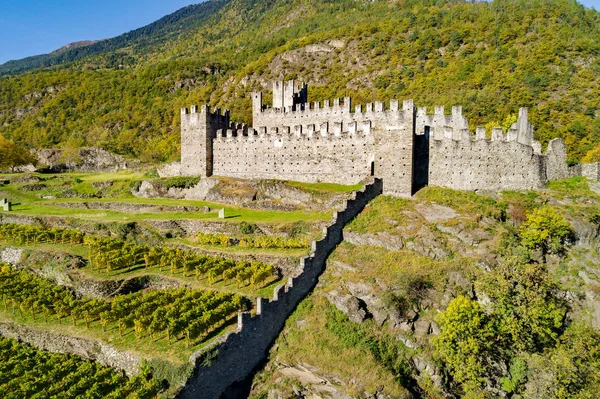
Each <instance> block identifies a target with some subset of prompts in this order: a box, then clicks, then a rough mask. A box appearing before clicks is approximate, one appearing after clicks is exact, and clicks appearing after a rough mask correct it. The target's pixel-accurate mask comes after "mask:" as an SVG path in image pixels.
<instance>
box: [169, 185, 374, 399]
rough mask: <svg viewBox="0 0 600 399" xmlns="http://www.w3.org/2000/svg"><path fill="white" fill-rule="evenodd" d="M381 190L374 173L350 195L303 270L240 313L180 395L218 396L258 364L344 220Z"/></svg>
mask: <svg viewBox="0 0 600 399" xmlns="http://www.w3.org/2000/svg"><path fill="white" fill-rule="evenodd" d="M382 190H383V187H382V181H381V180H380V179H374V180H373V181H372V182H371V183H369V184H367V185H366V186H365V187H363V189H362V190H361V191H358V192H356V195H355V197H354V198H353V199H350V200H348V201H347V205H346V207H345V209H344V210H343V211H339V212H336V213H335V214H334V217H333V219H332V221H331V224H330V225H329V226H328V227H326V228H325V229H324V233H325V236H324V238H323V239H321V240H320V241H316V242H313V243H312V251H311V255H310V256H308V257H306V258H303V259H302V260H301V269H302V270H301V272H300V273H299V274H298V275H297V276H296V277H293V278H290V280H289V281H288V283H287V284H286V285H285V286H279V287H278V288H276V290H275V294H274V297H273V299H272V300H266V299H261V298H259V299H258V301H257V304H256V313H257V314H256V315H255V316H254V317H252V316H251V315H250V314H249V313H240V314H239V315H238V330H237V332H235V333H232V334H229V335H228V336H226V337H224V338H223V339H222V340H221V341H219V342H218V343H216V349H217V350H218V354H217V355H216V357H215V358H214V359H213V360H212V362H211V365H210V366H201V365H200V366H198V369H197V370H196V371H195V373H194V376H193V377H192V378H191V379H190V380H189V381H188V383H187V385H186V386H185V387H184V389H183V390H182V392H181V393H180V395H179V396H178V397H179V398H183V399H188V398H190V399H191V398H207V399H211V398H219V397H220V395H221V394H222V393H223V392H224V391H225V390H226V389H227V388H228V387H230V386H231V385H232V384H234V383H236V382H238V381H242V380H244V379H245V378H247V377H248V376H249V375H250V374H251V373H252V372H253V370H254V369H255V368H256V367H257V366H259V365H260V363H261V362H262V360H263V359H264V358H265V357H266V356H267V355H268V351H269V348H270V346H271V345H272V343H273V342H274V340H275V338H276V337H277V336H278V335H279V333H280V331H281V330H282V329H283V326H284V325H285V320H286V319H287V317H288V316H289V315H290V314H291V313H292V312H293V311H294V309H295V308H296V306H297V305H298V303H300V301H301V300H302V299H303V298H304V297H305V296H306V295H307V294H308V293H309V292H310V291H312V289H313V288H314V287H315V285H316V284H317V279H318V277H319V275H320V274H321V273H322V272H323V270H324V268H325V261H326V259H327V257H328V256H329V255H330V254H331V252H332V251H333V250H334V249H335V247H336V246H337V245H338V244H339V243H340V242H341V241H342V240H343V235H342V234H343V233H342V231H343V228H344V226H345V225H346V224H347V223H348V222H349V221H350V220H352V219H353V218H354V217H355V216H356V215H358V214H359V213H360V212H361V211H362V210H363V209H364V207H365V205H366V204H367V203H368V202H369V201H370V200H372V199H373V198H375V197H376V196H378V195H379V194H381V192H382ZM213 348H214V347H213Z"/></svg>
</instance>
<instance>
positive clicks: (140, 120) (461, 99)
mask: <svg viewBox="0 0 600 399" xmlns="http://www.w3.org/2000/svg"><path fill="white" fill-rule="evenodd" d="M204 4H205V5H204ZM200 6H202V7H204V8H203V10H204V9H205V10H208V9H209V8H210V9H211V10H213V11H212V13H209V12H208V11H207V12H206V14H205V15H204V17H202V18H199V17H196V16H190V17H189V18H190V19H189V20H190V21H192V20H193V21H194V22H193V23H192V22H190V23H189V24H188V25H186V26H187V28H186V30H181V29H179V25H178V24H177V23H171V22H169V21H170V20H165V21H163V23H162V25H161V28H160V29H158V30H157V31H160V32H161V34H160V35H159V34H156V35H155V34H154V32H150V33H151V34H150V35H142V34H141V33H140V34H138V35H137V36H136V35H132V36H131V37H129V38H128V39H127V40H124V41H123V43H124V44H123V46H124V47H118V46H117V44H115V46H116V47H114V48H117V47H118V48H119V49H118V50H117V51H115V50H114V48H113V47H110V46H109V45H107V44H106V43H107V42H106V41H104V42H99V43H96V44H93V45H92V46H86V47H82V48H80V49H74V50H73V51H78V50H79V51H84V50H83V49H87V50H85V51H89V48H100V49H103V48H104V47H102V46H107V47H106V48H107V50H106V51H104V50H101V51H98V52H95V53H93V55H89V56H84V55H82V56H81V58H78V59H77V60H76V61H72V60H73V59H74V58H71V61H72V62H68V63H66V64H64V65H58V66H55V67H53V68H51V69H43V70H34V71H30V72H27V73H24V74H17V75H12V76H6V77H4V78H0V79H1V80H0V134H2V135H3V136H6V137H7V138H10V139H13V140H15V141H17V142H21V143H27V144H28V145H33V146H35V147H48V146H65V145H66V146H78V145H101V146H103V147H105V148H106V149H108V150H111V151H114V152H117V153H120V154H123V155H126V156H131V157H141V158H143V159H145V160H149V161H165V160H169V159H175V158H177V156H178V152H179V148H178V146H179V134H178V124H179V120H178V112H177V110H178V109H179V108H180V107H182V106H187V105H190V104H193V103H203V102H208V103H210V104H211V105H218V106H220V107H224V108H230V109H231V110H232V115H233V117H234V118H235V119H237V120H240V121H246V122H250V118H251V104H250V101H249V99H248V95H249V93H250V92H251V91H252V90H257V89H262V90H264V89H266V90H268V89H269V88H270V84H271V81H272V80H274V79H283V78H286V79H288V78H296V79H298V80H305V81H307V82H308V83H309V84H310V85H311V90H310V96H311V98H310V100H311V101H315V100H324V99H327V98H331V97H338V96H339V97H341V96H346V95H351V96H352V97H354V99H355V102H356V103H364V102H371V101H374V100H387V99H390V98H394V97H396V98H399V99H406V98H414V99H415V101H416V102H417V104H419V105H420V106H424V105H427V106H433V105H446V106H447V107H449V106H452V105H462V106H463V111H464V113H465V115H466V116H467V117H468V118H469V120H470V122H471V123H472V125H473V126H472V128H473V129H474V127H475V126H476V125H478V124H488V123H489V124H490V125H491V124H500V125H504V126H506V125H510V123H511V121H512V119H513V118H514V117H515V113H516V111H517V110H518V108H519V107H521V106H526V107H529V108H530V117H531V119H532V121H533V123H534V124H535V125H536V128H537V138H538V139H540V140H542V141H543V142H547V141H548V140H549V139H550V138H553V137H556V136H560V137H563V138H564V139H565V140H566V142H567V145H568V147H569V150H570V155H571V160H572V161H577V160H581V159H582V158H585V159H586V160H595V159H597V158H600V146H599V144H600V107H599V106H598V104H599V103H600V85H599V79H598V77H599V76H600V61H599V60H598V54H600V28H599V27H600V17H599V15H600V14H599V13H598V12H596V11H594V10H589V9H586V8H584V7H583V6H581V5H579V4H578V3H577V2H576V1H574V0H568V1H563V0H560V1H559V0H550V1H542V0H536V1H522V0H498V1H494V2H491V3H487V2H481V3H471V2H467V1H444V0H400V1H377V2H368V1H362V0H361V1H357V0H339V1H317V0H269V1H257V0H231V1H229V2H219V1H210V2H207V3H203V4H201V5H199V6H198V7H200ZM184 10H185V9H184ZM181 13H183V14H185V13H184V11H183V10H182V11H181ZM194 15H195V14H194ZM173 21H188V20H186V19H184V18H183V17H182V18H180V19H177V18H175V17H174V19H173ZM182 24H183V25H185V24H184V23H182ZM188 28H189V29H188ZM150 31H152V29H150ZM111 40H112V39H111Z"/></svg>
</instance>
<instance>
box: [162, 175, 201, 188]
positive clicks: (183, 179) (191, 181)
mask: <svg viewBox="0 0 600 399" xmlns="http://www.w3.org/2000/svg"><path fill="white" fill-rule="evenodd" d="M198 182H200V178H199V177H193V176H179V177H170V178H168V179H166V180H165V182H164V187H165V189H167V190H168V189H170V188H191V187H194V186H195V185H196V184H198Z"/></svg>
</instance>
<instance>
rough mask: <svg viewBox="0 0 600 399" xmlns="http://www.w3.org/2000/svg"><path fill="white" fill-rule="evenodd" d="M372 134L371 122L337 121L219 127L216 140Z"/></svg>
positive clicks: (289, 138) (305, 138)
mask: <svg viewBox="0 0 600 399" xmlns="http://www.w3.org/2000/svg"><path fill="white" fill-rule="evenodd" d="M370 135H371V122H370V121H364V122H360V123H358V122H350V123H348V124H344V123H342V122H335V123H333V124H332V125H330V124H329V123H323V124H321V126H315V125H307V126H302V125H296V126H293V127H290V126H282V127H281V128H277V127H273V128H271V129H267V128H266V127H264V126H263V127H261V128H259V129H258V130H256V129H254V128H248V127H246V126H243V128H239V127H238V128H237V129H226V130H224V129H219V130H217V133H216V137H215V140H216V141H219V142H231V141H236V142H241V141H243V140H246V141H254V140H262V139H265V140H273V139H275V140H278V139H279V140H281V139H288V140H291V139H296V140H311V139H313V140H327V139H330V140H339V139H348V140H352V139H353V138H362V137H368V136H370Z"/></svg>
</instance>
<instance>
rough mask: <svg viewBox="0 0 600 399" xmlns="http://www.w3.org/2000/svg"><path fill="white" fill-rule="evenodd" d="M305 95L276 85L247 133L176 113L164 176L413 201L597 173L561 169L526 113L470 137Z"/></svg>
mask: <svg viewBox="0 0 600 399" xmlns="http://www.w3.org/2000/svg"><path fill="white" fill-rule="evenodd" d="M307 98H308V87H307V86H306V85H305V84H303V85H301V86H298V87H297V86H296V85H295V83H294V81H289V82H275V83H274V85H273V107H267V106H265V105H264V104H263V96H262V93H258V92H255V93H253V94H252V106H253V112H252V114H253V119H254V121H253V125H254V127H248V126H246V125H241V124H234V123H232V122H231V121H230V115H229V111H224V112H222V111H221V110H219V109H215V110H212V111H211V110H210V108H209V107H208V106H203V107H200V108H198V107H197V106H193V107H191V109H189V110H188V109H187V108H183V109H182V111H181V164H180V166H179V168H178V166H177V165H170V166H169V168H167V169H168V171H169V172H170V173H180V174H181V175H186V176H189V175H198V176H202V177H208V176H211V175H216V176H223V177H234V178H243V179H281V180H294V181H302V182H308V183H316V182H331V183H339V184H356V183H358V182H360V181H362V180H363V179H364V178H365V177H368V176H376V177H379V178H382V179H383V181H384V188H383V191H384V193H385V194H390V195H394V196H401V197H409V196H411V195H412V194H414V192H415V191H417V190H418V189H419V188H421V187H423V186H426V185H430V186H441V187H448V188H453V189H458V190H524V189H536V188H540V187H544V186H545V185H546V184H547V183H548V182H549V181H551V180H557V179H564V178H567V177H571V176H578V175H584V176H585V177H588V178H590V179H592V180H596V181H597V180H598V177H599V174H600V170H599V166H598V164H586V165H578V166H575V167H569V166H567V163H566V159H567V151H566V146H565V144H564V142H563V141H562V140H560V139H554V140H552V141H551V142H550V143H549V145H548V149H547V151H546V153H545V154H542V145H541V143H539V142H538V141H535V140H534V127H533V125H532V124H531V123H530V122H529V120H528V112H527V109H525V108H521V109H520V110H519V117H518V120H517V122H516V123H514V124H513V125H512V126H511V128H510V129H509V130H508V131H507V132H504V131H503V130H502V128H493V129H492V131H491V132H486V129H485V127H477V129H476V132H475V134H473V133H472V132H471V131H470V130H469V123H468V120H467V119H466V118H465V117H464V116H463V115H462V107H452V112H451V114H450V115H447V114H446V112H445V109H444V107H443V106H441V107H435V108H434V110H433V114H428V112H427V109H426V108H417V107H415V105H414V104H413V101H412V100H407V101H404V102H403V103H400V102H399V101H398V100H391V101H390V102H389V103H387V104H385V103H383V102H376V103H374V104H367V105H366V106H365V107H364V108H363V107H362V106H360V105H359V106H356V107H354V108H353V107H352V100H351V99H350V98H349V97H346V98H344V99H343V100H340V99H335V100H333V103H330V102H329V101H325V102H324V103H323V104H321V103H319V102H315V103H312V104H311V103H308V102H307Z"/></svg>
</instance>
